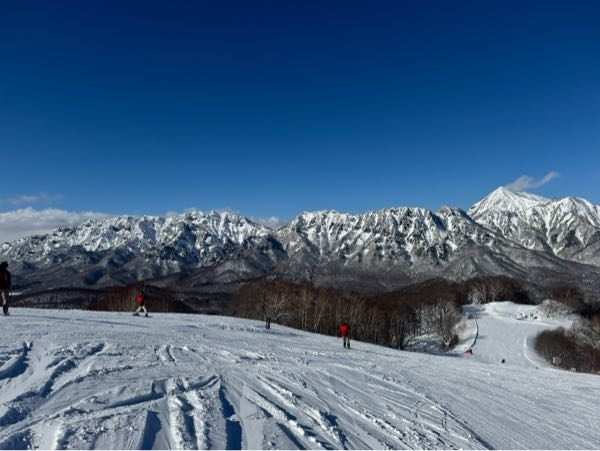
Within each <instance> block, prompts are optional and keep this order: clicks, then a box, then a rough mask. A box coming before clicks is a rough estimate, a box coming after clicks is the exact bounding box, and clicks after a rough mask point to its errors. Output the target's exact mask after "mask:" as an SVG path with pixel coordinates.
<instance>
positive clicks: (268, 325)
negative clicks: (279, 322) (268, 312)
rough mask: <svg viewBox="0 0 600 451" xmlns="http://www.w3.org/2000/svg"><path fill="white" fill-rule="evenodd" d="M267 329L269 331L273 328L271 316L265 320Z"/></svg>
mask: <svg viewBox="0 0 600 451" xmlns="http://www.w3.org/2000/svg"><path fill="white" fill-rule="evenodd" d="M265 327H266V328H267V330H268V329H270V328H271V317H270V316H267V317H266V318H265Z"/></svg>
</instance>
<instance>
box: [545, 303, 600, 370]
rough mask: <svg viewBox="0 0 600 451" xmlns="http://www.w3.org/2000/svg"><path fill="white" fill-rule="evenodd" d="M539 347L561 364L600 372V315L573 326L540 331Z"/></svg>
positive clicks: (572, 368)
mask: <svg viewBox="0 0 600 451" xmlns="http://www.w3.org/2000/svg"><path fill="white" fill-rule="evenodd" d="M535 349H536V351H537V352H539V353H540V354H541V355H543V356H544V357H545V358H546V360H547V361H549V362H551V363H552V364H553V365H554V366H557V367H559V368H564V369H568V370H575V371H579V372H586V373H600V315H596V316H595V317H592V318H589V319H588V318H584V319H583V320H582V321H581V322H579V323H578V324H577V325H575V327H573V328H571V329H569V330H566V329H564V328H559V329H558V330H551V331H544V332H541V333H539V334H538V335H537V337H536V341H535Z"/></svg>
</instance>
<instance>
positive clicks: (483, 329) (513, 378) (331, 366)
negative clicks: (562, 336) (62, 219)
mask: <svg viewBox="0 0 600 451" xmlns="http://www.w3.org/2000/svg"><path fill="white" fill-rule="evenodd" d="M523 308H524V307H523V306H514V305H513V304H510V303H502V304H499V305H493V306H486V307H481V306H472V307H471V314H472V315H473V317H474V318H473V320H472V321H471V322H470V323H468V324H467V327H466V328H465V333H464V337H465V338H464V341H463V343H462V344H461V345H459V347H458V348H457V351H456V353H454V354H449V355H426V354H418V353H409V352H402V351H396V350H392V349H388V348H382V347H377V346H374V345H370V344H366V343H360V342H357V341H353V346H354V347H353V349H351V350H346V349H344V348H342V345H341V342H340V340H339V339H336V338H334V337H326V336H321V335H317V334H310V333H304V332H301V331H297V330H293V329H288V328H285V327H281V326H278V325H275V324H274V325H273V326H272V329H271V330H270V331H266V330H265V329H264V328H263V324H262V322H257V321H249V320H241V319H236V318H226V317H214V316H212V317H211V316H199V315H178V314H155V315H153V317H152V318H137V317H134V318H132V317H131V315H130V314H127V313H101V312H83V311H47V310H31V309H13V312H12V313H13V315H12V316H11V317H10V318H7V319H6V320H5V321H4V322H3V323H2V328H3V329H2V330H3V337H4V340H3V343H2V345H1V346H0V448H1V449H32V448H33V449H36V448H42V449H95V448H102V449H115V448H119V449H256V448H260V449H324V450H328V449H487V448H504V449H510V448H535V449H539V448H544V449H572V448H579V449H581V448H599V447H600V432H599V431H598V429H599V428H598V427H597V424H598V421H600V388H598V387H599V381H600V379H599V378H598V376H593V375H582V374H574V373H570V372H566V371H559V370H556V369H553V368H551V367H550V366H549V365H547V364H546V365H544V362H542V361H541V360H540V358H539V357H538V356H536V355H535V352H534V351H533V350H532V349H531V347H530V346H531V340H532V337H533V336H535V333H536V332H537V331H539V330H542V328H544V327H555V326H556V325H557V324H558V323H559V322H553V321H551V320H548V321H545V322H544V323H541V322H537V323H536V322H524V321H519V320H516V319H514V313H515V312H517V311H520V310H522V309H523ZM527 308H532V307H527ZM507 330H508V331H510V334H509V335H510V336H509V337H508V338H507V339H504V340H500V337H505V335H506V333H507ZM475 336H477V340H476V341H474V338H473V337H475ZM505 338H506V337H505ZM469 347H473V350H474V356H473V358H472V359H467V358H465V357H464V356H463V355H462V350H464V349H466V348H469ZM463 348H464V349H463ZM501 356H503V357H506V360H507V363H506V364H500V363H499V359H500V357H501ZM567 406H568V408H566V407H567Z"/></svg>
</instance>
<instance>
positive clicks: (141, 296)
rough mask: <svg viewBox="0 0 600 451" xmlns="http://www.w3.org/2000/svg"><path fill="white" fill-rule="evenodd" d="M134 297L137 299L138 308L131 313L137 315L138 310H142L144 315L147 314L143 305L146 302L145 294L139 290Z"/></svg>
mask: <svg viewBox="0 0 600 451" xmlns="http://www.w3.org/2000/svg"><path fill="white" fill-rule="evenodd" d="M135 299H136V301H137V304H138V308H137V310H136V311H135V313H134V314H133V315H134V316H139V314H140V312H141V311H142V310H143V311H144V313H145V314H146V316H148V310H146V306H145V305H144V304H145V303H146V296H145V295H144V292H143V291H142V290H140V291H139V292H138V295H137V296H136V298H135Z"/></svg>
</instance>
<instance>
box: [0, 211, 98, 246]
mask: <svg viewBox="0 0 600 451" xmlns="http://www.w3.org/2000/svg"><path fill="white" fill-rule="evenodd" d="M108 217H110V215H107V214H105V213H98V212H91V211H86V212H71V211H65V210H59V209H55V208H46V209H43V210H36V209H34V208H31V207H27V208H21V209H18V210H13V211H6V212H2V213H0V243H3V242H10V241H14V240H18V239H19V238H24V237H27V236H32V235H42V234H45V233H49V232H51V231H53V230H55V229H58V228H59V227H74V226H78V225H80V224H82V223H84V222H85V221H87V220H88V219H104V218H108Z"/></svg>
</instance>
